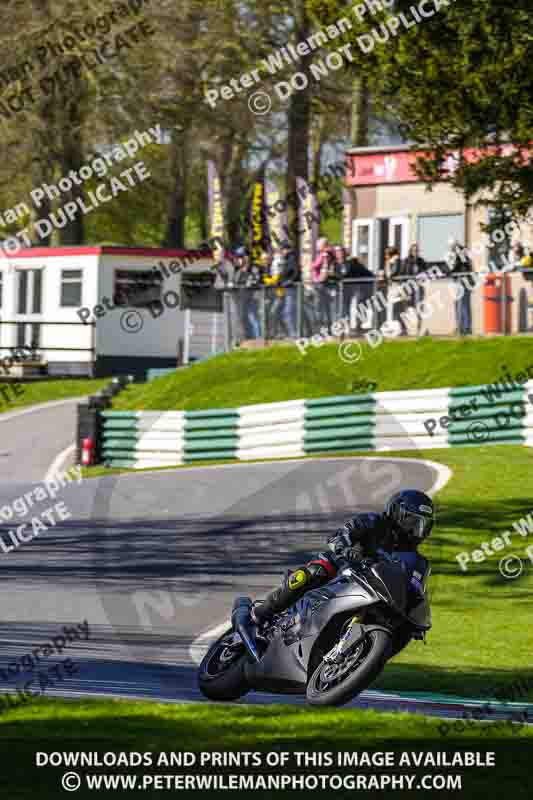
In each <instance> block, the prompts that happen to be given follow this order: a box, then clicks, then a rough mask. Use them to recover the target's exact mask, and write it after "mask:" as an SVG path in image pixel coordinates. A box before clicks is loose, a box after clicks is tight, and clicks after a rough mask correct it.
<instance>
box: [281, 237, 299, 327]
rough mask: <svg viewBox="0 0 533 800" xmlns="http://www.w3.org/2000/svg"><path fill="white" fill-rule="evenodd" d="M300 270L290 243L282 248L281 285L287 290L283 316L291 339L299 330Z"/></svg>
mask: <svg viewBox="0 0 533 800" xmlns="http://www.w3.org/2000/svg"><path fill="white" fill-rule="evenodd" d="M299 273H300V270H299V269H298V263H297V261H296V256H295V254H294V252H293V250H292V249H291V247H290V246H289V245H286V246H285V247H283V249H282V267H281V276H280V281H279V282H280V285H281V286H283V290H284V292H285V296H284V300H283V309H282V317H283V322H284V324H285V327H286V329H287V333H288V335H289V337H290V338H291V339H296V337H297V336H298V332H297V330H296V292H297V288H296V286H295V284H296V283H297V282H298V280H299V277H300V275H299Z"/></svg>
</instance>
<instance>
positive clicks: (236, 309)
mask: <svg viewBox="0 0 533 800" xmlns="http://www.w3.org/2000/svg"><path fill="white" fill-rule="evenodd" d="M243 249H244V248H243ZM236 253H237V251H235V252H231V251H229V250H224V251H223V253H222V258H221V260H220V261H219V262H218V264H216V265H215V269H216V278H215V289H219V290H221V291H223V292H224V308H225V310H226V315H227V325H228V338H229V341H230V342H231V344H232V345H233V344H237V343H238V342H240V340H241V339H243V338H244V331H243V329H242V313H241V304H240V301H239V292H238V291H237V289H236V284H237V275H238V272H239V270H238V266H237V261H238V258H237V255H236Z"/></svg>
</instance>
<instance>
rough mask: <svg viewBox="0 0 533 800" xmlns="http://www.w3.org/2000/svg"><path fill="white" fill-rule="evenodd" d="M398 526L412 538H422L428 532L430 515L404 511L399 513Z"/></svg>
mask: <svg viewBox="0 0 533 800" xmlns="http://www.w3.org/2000/svg"><path fill="white" fill-rule="evenodd" d="M398 526H399V527H400V528H401V530H402V531H403V532H404V533H406V534H407V535H408V536H411V537H412V538H413V539H419V540H422V539H425V538H426V536H427V535H428V534H429V532H430V530H431V528H432V526H433V520H432V519H431V517H425V516H423V515H422V514H416V513H415V512H414V511H404V512H403V514H400V519H399V521H398Z"/></svg>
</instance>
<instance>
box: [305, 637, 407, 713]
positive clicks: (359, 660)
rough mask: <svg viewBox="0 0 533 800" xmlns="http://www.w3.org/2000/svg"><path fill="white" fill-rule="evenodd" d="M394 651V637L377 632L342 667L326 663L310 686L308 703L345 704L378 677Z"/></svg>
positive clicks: (321, 664)
mask: <svg viewBox="0 0 533 800" xmlns="http://www.w3.org/2000/svg"><path fill="white" fill-rule="evenodd" d="M390 649H391V636H390V634H388V633H386V632H385V631H383V630H380V629H376V630H372V631H370V632H369V633H368V634H367V635H366V636H365V638H364V639H363V641H362V642H361V643H360V644H358V645H356V646H355V648H354V650H353V652H352V653H350V654H348V655H347V656H346V658H345V660H344V661H343V662H341V663H340V664H334V663H328V662H326V661H324V660H322V661H321V662H320V664H319V665H318V667H317V668H316V669H315V671H314V672H313V674H312V675H311V677H310V678H309V681H308V683H307V702H308V703H309V704H310V705H312V706H341V705H344V703H347V702H348V701H349V700H351V699H352V698H353V697H356V696H357V695H358V694H360V692H362V691H363V690H364V689H366V688H367V687H368V686H370V684H371V683H372V682H373V681H374V680H375V679H376V678H377V676H378V675H379V673H380V672H381V670H382V669H383V667H384V665H385V662H386V661H387V658H388V657H389V654H390Z"/></svg>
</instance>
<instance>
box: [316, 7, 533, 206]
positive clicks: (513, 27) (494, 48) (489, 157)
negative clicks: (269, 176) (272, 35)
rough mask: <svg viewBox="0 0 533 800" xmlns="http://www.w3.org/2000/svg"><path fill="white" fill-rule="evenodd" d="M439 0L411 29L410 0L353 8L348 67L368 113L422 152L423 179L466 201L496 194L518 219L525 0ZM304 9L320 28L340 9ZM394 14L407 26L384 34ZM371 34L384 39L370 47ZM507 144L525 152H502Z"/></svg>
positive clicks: (525, 101) (529, 84)
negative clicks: (375, 9) (359, 81)
mask: <svg viewBox="0 0 533 800" xmlns="http://www.w3.org/2000/svg"><path fill="white" fill-rule="evenodd" d="M446 2H448V0H441V2H440V6H441V7H440V9H439V10H438V11H436V13H434V15H433V16H432V17H431V18H427V19H422V20H421V21H420V22H419V23H418V24H416V25H415V24H413V23H414V19H413V16H412V13H411V11H410V7H411V6H412V2H410V0H396V2H395V3H394V7H393V9H390V10H386V9H384V10H383V11H382V12H381V13H376V14H371V13H370V12H369V13H366V14H364V15H359V17H360V18H358V15H357V14H353V15H352V16H351V20H352V22H353V28H352V31H351V41H352V52H353V55H354V62H353V69H354V71H359V72H361V73H363V74H364V75H365V76H366V78H367V80H368V84H369V88H370V91H371V93H372V97H373V100H374V102H375V104H376V108H377V109H378V111H381V112H383V113H385V112H386V113H389V114H390V113H392V114H393V116H394V118H395V119H397V120H398V121H399V123H400V129H401V132H402V134H403V136H404V138H405V139H406V140H409V141H410V142H412V143H413V144H414V145H415V146H416V147H417V148H419V149H420V148H422V149H425V150H426V151H427V155H426V156H425V157H424V158H422V159H420V161H419V163H418V171H419V174H420V175H421V177H423V178H424V179H425V180H426V181H427V182H428V184H430V185H431V184H433V183H434V182H435V181H438V180H442V179H445V180H449V181H450V182H451V183H452V185H453V186H455V187H456V188H457V189H459V190H460V191H463V192H464V193H465V195H466V196H467V199H469V200H470V199H473V201H474V202H478V203H483V204H486V205H489V204H494V202H495V199H494V198H496V202H497V204H499V205H500V206H506V207H508V208H509V209H510V211H511V213H512V216H513V218H514V219H519V218H523V217H525V215H526V214H527V213H528V209H529V207H530V205H531V197H532V188H533V165H532V163H531V157H530V154H529V152H528V145H529V142H530V140H531V138H532V133H533V74H532V71H531V69H530V64H531V60H532V58H533V39H532V37H531V34H530V30H531V25H532V22H533V9H532V8H531V6H530V3H529V0H518V1H517V2H515V3H513V4H512V5H509V6H506V5H503V4H501V3H500V2H498V0H468V2H466V0H456V1H455V2H453V3H452V2H451V0H449V2H448V4H447V5H445V3H446ZM309 7H310V9H311V10H312V11H313V13H315V14H316V15H317V17H318V19H319V20H320V21H321V23H322V24H325V23H326V22H327V21H331V20H333V19H335V18H336V17H338V16H340V15H341V14H342V13H345V12H346V6H345V4H344V2H337V0H309ZM354 8H355V7H354ZM428 8H430V6H429V5H428V4H426V9H428ZM400 13H402V14H403V15H404V19H406V20H407V21H408V24H410V25H411V27H410V28H409V29H406V28H405V26H404V24H403V22H401V21H400V24H399V27H398V28H397V35H396V36H394V37H393V36H392V34H391V28H390V27H387V26H386V22H387V21H389V22H390V19H391V17H393V16H396V17H397V18H398V19H400V17H399V15H400ZM380 26H382V27H380ZM393 27H394V25H393ZM374 31H377V36H379V37H380V38H381V39H388V40H387V41H384V42H383V43H379V44H378V43H377V40H376V35H375V34H374ZM363 37H366V38H363ZM372 43H373V47H372ZM508 143H512V144H514V145H516V147H517V148H526V150H520V149H515V150H514V151H513V152H510V151H509V150H508V149H507V148H506V145H507V144H508ZM487 144H492V145H493V146H494V149H493V150H492V151H487V152H486V154H485V155H484V156H483V157H481V158H480V159H478V160H477V161H475V162H472V160H471V159H469V158H467V157H466V155H467V151H468V149H469V148H482V147H484V146H486V145H487ZM453 156H455V157H456V167H457V168H456V169H455V171H454V172H453V173H451V174H450V172H449V171H448V164H449V158H450V157H453Z"/></svg>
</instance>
